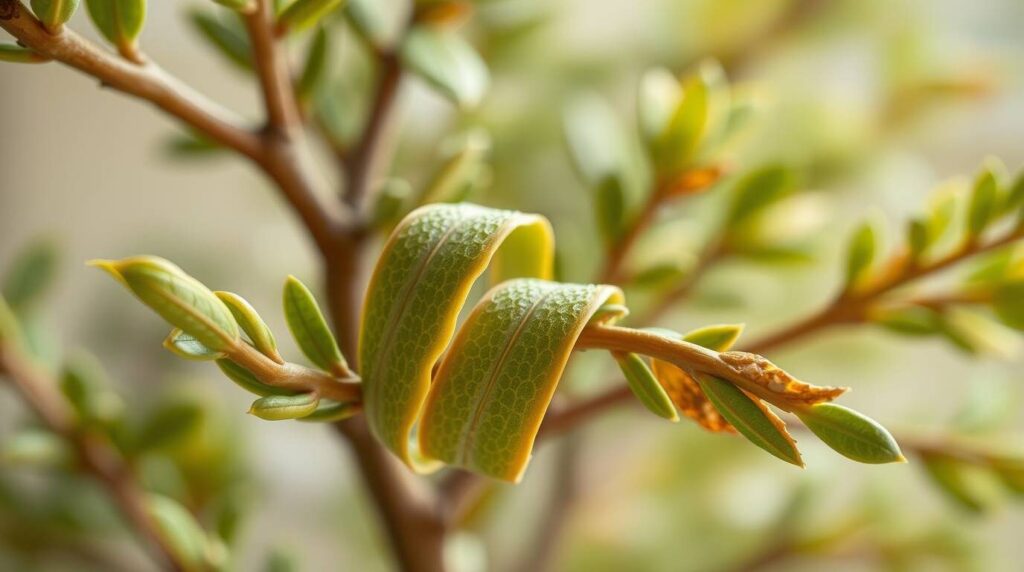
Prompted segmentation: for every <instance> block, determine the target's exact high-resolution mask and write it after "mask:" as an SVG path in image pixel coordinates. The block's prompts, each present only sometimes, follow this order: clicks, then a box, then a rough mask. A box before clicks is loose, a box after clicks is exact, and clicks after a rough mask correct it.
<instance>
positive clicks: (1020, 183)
mask: <svg viewBox="0 0 1024 572" xmlns="http://www.w3.org/2000/svg"><path fill="white" fill-rule="evenodd" d="M1022 206H1024V172H1021V173H1019V174H1018V175H1017V178H1016V179H1015V180H1014V181H1013V184H1012V185H1010V190H1009V192H1008V193H1007V194H1006V201H1005V202H1004V203H1003V209H1004V210H1005V211H1014V210H1017V209H1019V208H1021V207H1022Z"/></svg>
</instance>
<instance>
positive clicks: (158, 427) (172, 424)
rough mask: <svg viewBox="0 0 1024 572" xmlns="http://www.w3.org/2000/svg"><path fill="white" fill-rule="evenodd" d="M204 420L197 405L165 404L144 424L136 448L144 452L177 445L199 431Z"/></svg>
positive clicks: (178, 402)
mask: <svg viewBox="0 0 1024 572" xmlns="http://www.w3.org/2000/svg"><path fill="white" fill-rule="evenodd" d="M202 420H203V411H202V409H200V407H199V405H197V404H196V403H192V402H189V401H172V402H167V403H163V404H161V405H160V406H158V407H157V409H156V410H155V411H153V412H152V413H151V414H150V415H149V416H148V417H147V418H146V419H145V421H144V422H143V424H142V427H141V428H140V429H139V431H138V434H137V435H136V437H135V441H134V445H135V447H134V448H135V450H136V451H139V452H144V451H151V450H154V449H162V448H165V447H170V446H172V445H175V444H177V443H178V442H180V441H181V440H182V439H184V438H185V437H187V436H188V435H189V434H191V433H192V432H193V431H195V430H196V429H198V427H199V424H200V423H201V422H202Z"/></svg>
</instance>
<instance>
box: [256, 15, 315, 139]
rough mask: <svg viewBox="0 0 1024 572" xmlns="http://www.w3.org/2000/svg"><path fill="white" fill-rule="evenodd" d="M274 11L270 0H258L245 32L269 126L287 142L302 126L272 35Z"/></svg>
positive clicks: (287, 74) (286, 69) (293, 90)
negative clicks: (250, 43) (248, 39)
mask: <svg viewBox="0 0 1024 572" xmlns="http://www.w3.org/2000/svg"><path fill="white" fill-rule="evenodd" d="M272 18H273V11H272V9H271V8H270V2H269V1H268V0H256V2H255V4H254V9H253V10H251V11H250V12H248V13H247V14H245V15H244V18H243V20H244V22H245V28H246V30H247V31H248V33H249V38H250V40H251V42H252V55H253V61H254V62H255V68H256V76H257V77H258V78H259V81H260V88H261V90H262V92H263V103H264V106H265V108H266V110H267V126H268V127H269V128H270V129H272V130H274V131H277V132H278V133H279V134H281V135H283V136H284V137H286V138H289V139H291V137H292V134H293V133H294V132H295V131H296V130H297V129H298V128H299V127H300V126H301V115H300V114H299V108H298V103H297V102H296V100H295V89H294V88H293V87H292V78H291V75H290V73H289V72H288V62H287V60H286V59H285V54H284V53H283V51H282V50H280V49H278V45H277V38H276V37H275V35H274V31H273V28H272V26H273V22H272V21H271V19H272Z"/></svg>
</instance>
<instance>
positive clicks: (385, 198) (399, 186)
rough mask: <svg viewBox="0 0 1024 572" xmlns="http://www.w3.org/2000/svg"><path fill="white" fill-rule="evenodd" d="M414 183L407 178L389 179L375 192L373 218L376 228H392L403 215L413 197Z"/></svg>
mask: <svg viewBox="0 0 1024 572" xmlns="http://www.w3.org/2000/svg"><path fill="white" fill-rule="evenodd" d="M412 195H413V192H412V185H410V184H409V182H408V181H406V180H405V179H388V180H386V181H384V183H383V184H382V185H381V187H380V189H378V190H377V192H376V193H374V203H373V214H372V215H371V217H370V218H371V219H372V221H373V226H374V227H375V228H390V227H391V226H394V224H395V223H396V222H398V220H399V219H400V218H401V217H402V215H403V214H404V213H405V211H406V210H407V209H408V205H409V202H410V200H411V199H412Z"/></svg>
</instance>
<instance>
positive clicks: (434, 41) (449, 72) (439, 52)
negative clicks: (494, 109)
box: [402, 26, 490, 108]
mask: <svg viewBox="0 0 1024 572" xmlns="http://www.w3.org/2000/svg"><path fill="white" fill-rule="evenodd" d="M402 61H403V62H404V65H405V66H406V67H407V68H408V69H409V70H410V71H412V72H413V73H415V74H416V75H418V76H420V77H421V78H422V79H423V80H424V81H426V82H427V83H429V84H430V85H432V86H433V87H434V88H435V89H436V90H438V91H439V92H440V93H441V94H443V95H444V96H446V97H448V98H449V99H451V100H452V101H453V102H454V103H455V104H456V105H458V106H459V107H462V108H472V107H476V106H477V105H478V104H479V103H480V101H481V100H482V99H483V97H484V93H485V92H486V91H487V85H488V83H490V74H489V72H488V71H487V65H486V64H485V63H484V61H483V60H482V59H481V58H480V55H479V54H477V53H476V50H474V49H473V46H471V45H470V44H469V43H468V42H467V41H466V40H465V39H464V38H462V37H461V36H459V35H457V34H455V33H452V32H450V31H445V30H437V29H431V28H428V27H422V26H417V27H415V28H413V30H412V31H411V32H409V35H408V36H407V37H406V39H405V42H404V43H403V44H402Z"/></svg>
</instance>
